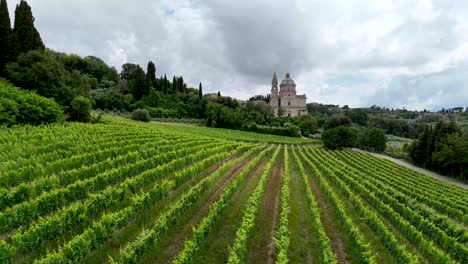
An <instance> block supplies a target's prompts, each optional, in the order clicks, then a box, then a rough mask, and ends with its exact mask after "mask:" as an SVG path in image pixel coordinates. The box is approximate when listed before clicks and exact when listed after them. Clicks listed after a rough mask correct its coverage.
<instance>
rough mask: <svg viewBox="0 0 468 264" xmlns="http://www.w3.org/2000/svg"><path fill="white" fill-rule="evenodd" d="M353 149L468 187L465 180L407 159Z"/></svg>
mask: <svg viewBox="0 0 468 264" xmlns="http://www.w3.org/2000/svg"><path fill="white" fill-rule="evenodd" d="M351 150H353V151H357V152H362V153H367V154H370V155H372V156H374V157H377V158H383V159H387V160H390V161H393V162H395V163H397V164H398V165H401V166H405V167H407V168H410V169H412V170H415V171H417V172H420V173H422V174H425V175H427V176H430V177H432V178H435V179H439V180H442V181H445V182H448V183H452V184H455V185H458V186H460V187H462V188H465V189H468V184H466V183H463V182H461V181H459V180H456V179H453V178H450V177H447V176H443V175H440V174H438V173H435V172H433V171H429V170H426V169H423V168H420V167H417V166H415V165H413V164H411V163H409V162H407V161H404V160H400V159H395V158H392V157H390V156H387V155H382V154H379V153H373V152H369V151H365V150H362V149H356V148H352V149H351Z"/></svg>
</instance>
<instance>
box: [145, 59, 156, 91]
mask: <svg viewBox="0 0 468 264" xmlns="http://www.w3.org/2000/svg"><path fill="white" fill-rule="evenodd" d="M146 84H147V85H148V88H149V87H154V88H156V66H155V65H154V63H153V62H152V61H149V62H148V68H147V70H146Z"/></svg>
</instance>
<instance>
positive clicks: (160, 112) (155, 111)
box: [144, 107, 179, 118]
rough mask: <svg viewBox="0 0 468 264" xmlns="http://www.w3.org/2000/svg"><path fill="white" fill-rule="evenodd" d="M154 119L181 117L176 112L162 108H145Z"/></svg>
mask: <svg viewBox="0 0 468 264" xmlns="http://www.w3.org/2000/svg"><path fill="white" fill-rule="evenodd" d="M144 109H146V110H148V113H149V114H150V116H151V117H152V118H170V117H175V118H177V117H179V115H178V113H177V111H176V110H169V109H165V108H161V107H145V108H144Z"/></svg>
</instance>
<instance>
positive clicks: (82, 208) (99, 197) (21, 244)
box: [12, 146, 248, 251]
mask: <svg viewBox="0 0 468 264" xmlns="http://www.w3.org/2000/svg"><path fill="white" fill-rule="evenodd" d="M247 147H248V146H241V147H239V148H237V149H235V150H233V151H231V152H220V153H218V154H216V155H212V156H209V157H208V158H207V159H204V160H202V161H201V162H199V163H195V164H193V165H192V166H191V167H189V168H186V169H185V170H182V171H191V172H193V173H197V172H196V171H193V170H192V167H196V168H198V171H202V170H203V169H205V168H206V167H208V166H209V165H211V164H213V163H215V162H218V161H220V160H222V159H224V158H226V157H228V156H230V155H234V154H236V153H237V152H240V151H243V150H244V149H245V148H247ZM170 172H171V171H169V170H167V169H165V168H164V166H160V167H157V168H155V169H153V170H148V171H145V172H144V173H143V174H141V175H139V176H137V177H134V178H128V179H127V180H125V181H124V182H123V183H122V184H121V185H120V186H118V187H114V186H109V187H107V188H106V190H104V191H103V192H102V193H98V194H95V195H94V194H93V195H90V198H89V199H87V200H86V201H84V202H78V203H76V204H73V205H72V206H70V207H68V208H65V209H63V210H62V211H60V212H59V213H57V214H54V215H52V216H50V217H47V218H42V219H41V220H40V221H39V222H38V223H37V224H35V225H33V226H31V227H30V228H29V229H27V230H26V231H24V232H17V233H15V234H14V235H13V236H12V243H13V245H14V246H15V248H17V249H18V250H19V251H25V250H29V249H32V248H36V247H38V246H40V245H41V243H42V242H44V241H46V240H50V239H52V238H55V237H56V236H58V235H61V234H63V233H64V232H67V231H68V230H71V229H73V228H74V227H75V226H76V225H77V224H79V223H80V222H81V221H82V220H83V219H86V218H93V217H96V214H98V213H100V212H102V211H103V210H104V209H106V208H109V207H111V206H114V205H117V204H119V203H121V202H122V201H123V200H124V199H127V200H130V199H133V198H132V197H128V198H127V196H128V195H129V194H134V193H136V192H138V191H139V190H140V189H141V188H143V187H144V186H147V185H148V184H151V183H152V182H153V181H154V180H157V179H159V178H162V177H165V176H166V175H167V174H168V173H170ZM176 178H177V177H176ZM77 216H78V217H77ZM64 220H66V221H64Z"/></svg>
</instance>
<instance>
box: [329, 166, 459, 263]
mask: <svg viewBox="0 0 468 264" xmlns="http://www.w3.org/2000/svg"><path fill="white" fill-rule="evenodd" d="M334 164H339V165H338V166H336V167H338V169H340V170H341V172H342V173H344V172H345V171H350V170H351V171H352V172H353V173H354V175H356V176H357V174H360V175H359V176H360V177H359V178H360V183H361V185H362V187H363V188H366V189H367V190H369V191H373V193H374V195H375V196H376V197H377V198H378V199H381V200H382V201H383V202H384V203H385V204H388V205H390V206H392V207H393V208H394V210H395V211H397V212H398V213H399V214H400V215H401V216H402V217H404V218H406V220H408V221H409V222H410V223H411V224H412V225H413V226H414V227H416V228H418V229H419V230H421V231H422V233H423V234H425V235H426V236H428V237H429V238H431V239H432V241H433V242H435V243H436V244H437V245H438V246H439V247H441V248H442V249H443V250H445V252H447V253H449V254H450V255H451V256H452V257H454V258H455V259H457V260H459V261H462V260H465V259H468V249H467V248H466V247H465V246H463V245H462V244H461V243H458V242H457V240H456V239H454V238H452V237H449V236H448V235H447V234H446V233H445V232H444V231H442V230H441V229H440V228H438V227H437V226H435V225H434V224H433V223H432V222H430V221H428V220H427V219H425V218H424V217H422V216H421V215H419V214H417V213H416V212H414V211H413V210H412V209H411V208H409V207H408V206H407V205H405V204H404V203H402V202H401V201H399V200H397V199H395V198H393V197H392V196H391V195H390V194H389V193H394V192H395V191H394V190H393V189H389V190H388V191H389V192H385V191H382V187H384V186H383V185H377V184H375V183H374V184H373V183H371V179H370V178H371V177H369V176H367V175H366V174H365V173H359V172H358V171H356V170H354V169H352V168H349V167H348V166H344V165H343V164H342V163H341V164H340V163H338V162H335V163H334ZM362 179H365V180H362ZM370 201H372V200H370Z"/></svg>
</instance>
